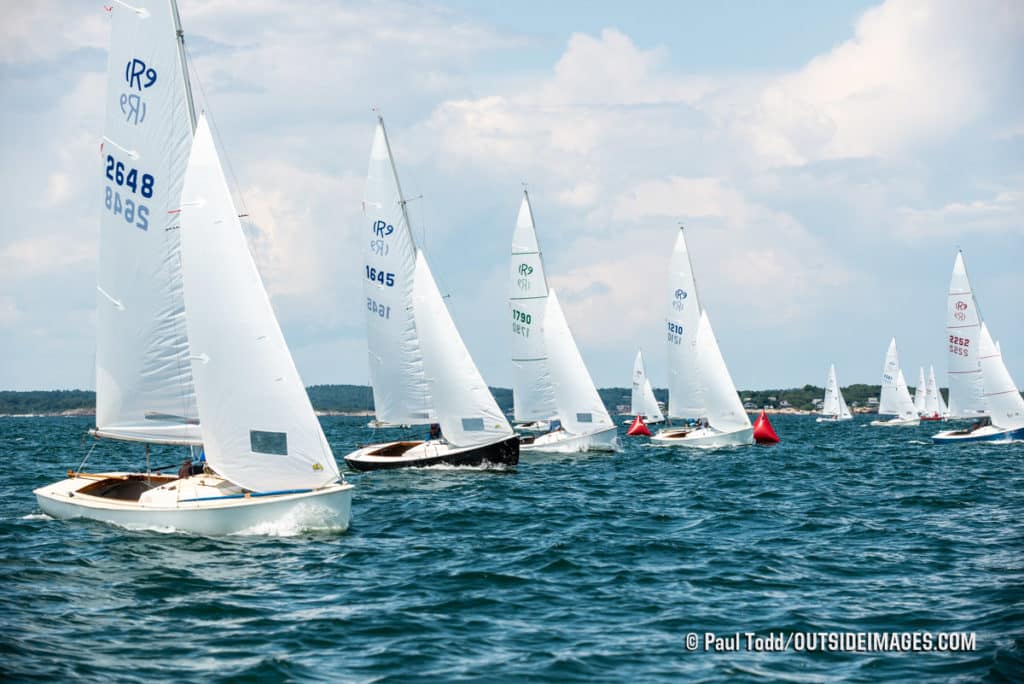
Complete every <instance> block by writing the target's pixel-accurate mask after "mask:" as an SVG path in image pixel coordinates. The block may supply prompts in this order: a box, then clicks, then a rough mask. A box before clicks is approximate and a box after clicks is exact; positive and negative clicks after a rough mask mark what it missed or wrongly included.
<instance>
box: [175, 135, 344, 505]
mask: <svg viewBox="0 0 1024 684" xmlns="http://www.w3.org/2000/svg"><path fill="white" fill-rule="evenodd" d="M180 217H181V246H182V250H181V252H182V263H183V275H184V282H185V288H184V294H185V305H186V310H187V311H188V316H187V323H188V334H189V339H190V340H191V343H192V365H193V375H194V377H195V386H196V396H197V399H198V405H199V414H200V415H201V416H202V431H203V444H204V448H205V451H206V457H207V460H208V461H209V463H210V465H211V466H212V467H213V468H214V469H215V470H216V471H217V472H218V473H219V474H220V475H222V476H223V477H225V478H227V479H228V480H231V481H232V482H234V483H236V484H238V485H240V486H242V487H245V488H247V489H251V490H254V491H257V492H266V491H279V490H287V489H307V488H315V487H319V486H322V485H326V484H328V483H330V482H333V481H334V480H336V479H337V478H338V466H337V464H336V463H335V461H334V456H333V454H332V453H331V448H330V446H328V444H327V440H326V439H325V438H324V433H323V431H322V430H321V428H320V422H319V421H318V420H317V418H316V416H315V415H314V414H313V407H312V406H311V405H310V401H309V396H308V395H307V394H306V390H305V387H304V385H303V384H302V380H301V379H300V378H299V373H298V371H297V370H296V369H295V364H294V362H293V361H292V357H291V354H290V353H289V352H288V347H287V346H286V345H285V341H284V336H283V335H282V334H281V329H280V327H279V326H278V323H277V318H276V317H275V316H274V311H273V308H272V307H271V304H270V299H269V298H268V296H267V293H266V290H265V289H264V287H263V282H262V280H261V279H260V275H259V272H258V271H257V270H256V265H255V264H254V263H253V260H252V255H251V254H250V253H249V249H248V245H247V243H246V240H245V235H244V234H243V233H242V226H241V224H240V223H239V221H238V213H237V211H236V210H235V206H234V203H233V202H232V201H231V194H230V191H229V190H228V186H227V181H226V180H225V178H224V172H223V170H222V169H221V165H220V160H219V159H218V156H217V150H216V148H215V147H214V144H213V138H212V137H211V135H210V129H209V126H208V125H207V123H206V119H205V118H201V119H200V121H199V125H198V127H197V128H196V136H195V142H194V143H193V146H192V155H191V159H190V161H189V164H188V170H187V172H186V174H185V187H184V191H183V193H182V208H181V215H180Z"/></svg>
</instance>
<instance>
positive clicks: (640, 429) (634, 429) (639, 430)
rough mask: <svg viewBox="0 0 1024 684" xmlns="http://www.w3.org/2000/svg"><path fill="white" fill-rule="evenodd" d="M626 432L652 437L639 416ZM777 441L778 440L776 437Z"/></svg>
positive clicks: (631, 435)
mask: <svg viewBox="0 0 1024 684" xmlns="http://www.w3.org/2000/svg"><path fill="white" fill-rule="evenodd" d="M626 434H627V435H629V436H630V437H636V436H637V435H643V436H645V437H650V436H651V431H650V430H648V429H647V426H646V425H644V419H643V418H641V417H640V416H637V417H636V419H634V420H633V424H632V425H630V426H629V429H628V430H626ZM776 441H778V440H777V439H776Z"/></svg>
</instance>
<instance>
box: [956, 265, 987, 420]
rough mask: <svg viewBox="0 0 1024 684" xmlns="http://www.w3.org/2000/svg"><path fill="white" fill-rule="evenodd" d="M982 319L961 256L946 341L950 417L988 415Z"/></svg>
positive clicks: (957, 266) (957, 267)
mask: <svg viewBox="0 0 1024 684" xmlns="http://www.w3.org/2000/svg"><path fill="white" fill-rule="evenodd" d="M980 327H981V316H980V315H979V313H978V304H977V302H976V301H975V299H974V293H973V292H972V291H971V282H970V280H969V279H968V278H967V268H966V266H965V265H964V255H963V252H957V255H956V261H955V262H954V263H953V275H952V276H951V277H950V280H949V295H948V297H947V300H946V337H947V340H946V342H947V344H948V347H949V352H948V354H947V359H948V363H949V415H950V416H951V417H953V418H966V417H977V416H979V415H984V414H986V413H988V411H987V409H986V404H985V396H984V389H983V384H982V375H981V361H980V358H979V352H978V343H979V341H980V334H979V331H980Z"/></svg>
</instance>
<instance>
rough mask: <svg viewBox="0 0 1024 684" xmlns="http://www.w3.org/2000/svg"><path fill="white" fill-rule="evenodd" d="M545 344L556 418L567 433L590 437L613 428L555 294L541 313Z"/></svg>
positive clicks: (550, 293) (552, 291) (551, 293)
mask: <svg viewBox="0 0 1024 684" xmlns="http://www.w3.org/2000/svg"><path fill="white" fill-rule="evenodd" d="M544 342H545V345H546V347H547V355H548V359H549V360H550V368H551V380H552V386H553V388H554V394H555V405H556V407H557V409H558V417H559V419H560V420H561V421H562V425H563V426H564V427H565V429H566V431H567V432H569V433H571V434H575V435H582V434H589V433H593V432H598V431H600V430H605V429H607V428H610V427H612V426H613V423H612V419H611V416H609V415H608V410H607V409H606V408H605V406H604V402H602V401H601V397H600V395H598V393H597V388H595V387H594V381H593V380H591V378H590V373H589V372H588V371H587V366H586V364H584V363H583V357H582V356H580V350H579V349H578V348H577V347H576V341H575V340H574V339H573V336H572V331H571V330H570V329H569V324H568V323H567V322H566V320H565V314H564V313H563V312H562V306H561V304H560V303H559V302H558V295H557V294H556V293H555V291H554V290H553V289H552V290H548V301H547V308H546V310H545V312H544Z"/></svg>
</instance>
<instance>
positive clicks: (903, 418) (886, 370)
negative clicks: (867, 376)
mask: <svg viewBox="0 0 1024 684" xmlns="http://www.w3.org/2000/svg"><path fill="white" fill-rule="evenodd" d="M917 394H918V396H920V397H921V405H922V407H923V405H924V395H925V385H924V369H923V368H922V369H921V382H919V383H918V385H917ZM878 415H879V416H894V417H893V418H891V419H889V420H873V421H871V424H872V425H876V426H885V427H900V426H914V425H918V424H919V422H920V419H919V418H918V412H917V409H916V408H915V406H914V400H912V399H911V398H910V390H908V389H907V380H906V378H904V377H903V370H902V369H901V368H900V359H899V354H898V353H897V351H896V338H895V337H894V338H892V341H890V342H889V349H888V350H887V351H886V354H885V365H884V366H883V367H882V396H881V397H880V399H879V401H878Z"/></svg>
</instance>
